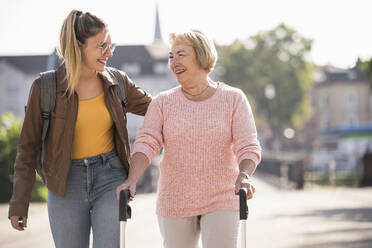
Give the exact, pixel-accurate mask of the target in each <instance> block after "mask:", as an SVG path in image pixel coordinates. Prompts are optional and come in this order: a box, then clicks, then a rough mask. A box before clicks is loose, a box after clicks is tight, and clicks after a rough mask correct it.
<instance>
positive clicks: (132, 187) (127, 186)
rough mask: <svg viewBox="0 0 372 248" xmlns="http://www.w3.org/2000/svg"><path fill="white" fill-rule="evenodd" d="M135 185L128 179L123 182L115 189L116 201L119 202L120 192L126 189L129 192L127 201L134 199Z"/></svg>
mask: <svg viewBox="0 0 372 248" xmlns="http://www.w3.org/2000/svg"><path fill="white" fill-rule="evenodd" d="M136 184H137V183H136V182H135V181H132V180H130V179H127V180H125V181H124V183H123V184H121V185H119V186H118V187H117V188H116V199H118V200H119V198H120V191H122V190H125V189H127V190H129V193H130V196H129V200H128V201H132V200H133V199H134V196H135V195H136V187H137V186H136Z"/></svg>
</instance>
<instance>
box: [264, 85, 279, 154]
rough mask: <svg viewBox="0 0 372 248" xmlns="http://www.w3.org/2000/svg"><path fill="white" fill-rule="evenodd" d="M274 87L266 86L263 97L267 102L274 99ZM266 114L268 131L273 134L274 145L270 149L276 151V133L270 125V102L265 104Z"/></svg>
mask: <svg viewBox="0 0 372 248" xmlns="http://www.w3.org/2000/svg"><path fill="white" fill-rule="evenodd" d="M275 94H276V93H275V87H274V85H272V84H268V85H266V87H265V97H266V98H267V99H268V101H272V100H273V99H274V98H275ZM267 112H268V116H267V117H268V118H267V119H268V122H269V127H270V131H271V133H272V134H273V137H274V145H272V146H271V147H272V148H275V149H277V148H278V147H277V145H276V143H275V141H276V132H275V128H274V127H273V125H272V123H271V119H272V118H271V104H270V102H269V103H268V104H267Z"/></svg>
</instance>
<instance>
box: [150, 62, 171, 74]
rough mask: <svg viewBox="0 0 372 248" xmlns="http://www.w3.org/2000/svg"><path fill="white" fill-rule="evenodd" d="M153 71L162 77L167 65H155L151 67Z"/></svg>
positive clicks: (166, 70)
mask: <svg viewBox="0 0 372 248" xmlns="http://www.w3.org/2000/svg"><path fill="white" fill-rule="evenodd" d="M153 70H154V72H155V74H159V75H164V74H166V73H167V72H168V64H167V63H159V62H158V63H155V64H154V66H153Z"/></svg>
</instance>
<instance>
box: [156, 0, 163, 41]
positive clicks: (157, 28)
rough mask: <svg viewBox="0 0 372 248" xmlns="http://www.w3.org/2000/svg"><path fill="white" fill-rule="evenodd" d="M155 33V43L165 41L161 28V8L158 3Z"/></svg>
mask: <svg viewBox="0 0 372 248" xmlns="http://www.w3.org/2000/svg"><path fill="white" fill-rule="evenodd" d="M155 18H156V19H155V33H154V43H157V42H163V38H162V36H161V30H160V20H159V9H158V4H156V17H155Z"/></svg>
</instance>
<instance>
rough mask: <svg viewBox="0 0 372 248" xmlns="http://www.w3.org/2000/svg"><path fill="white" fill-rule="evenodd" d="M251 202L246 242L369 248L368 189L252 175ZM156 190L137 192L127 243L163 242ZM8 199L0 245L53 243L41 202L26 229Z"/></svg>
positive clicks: (284, 247)
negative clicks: (12, 219)
mask: <svg viewBox="0 0 372 248" xmlns="http://www.w3.org/2000/svg"><path fill="white" fill-rule="evenodd" d="M256 187H257V191H256V194H255V198H254V200H250V201H249V210H250V215H249V219H248V222H247V237H248V242H249V247H255V248H261V247H262V248H271V247H272V248H323V247H327V248H367V247H368V248H370V247H372V188H361V189H359V188H358V189H355V188H353V189H349V188H308V189H306V190H302V191H294V190H279V189H277V188H276V187H274V186H271V185H270V184H267V183H265V182H264V181H263V180H262V178H257V179H256ZM155 198H156V196H155V194H146V195H138V196H137V197H136V200H135V202H134V203H133V204H132V207H133V211H134V213H133V219H131V220H129V222H128V224H127V230H126V231H127V232H126V233H127V247H136V248H142V247H143V248H145V247H146V248H147V247H162V246H161V237H160V234H159V229H158V226H157V220H156V216H155V214H154V212H155ZM7 208H8V206H7V205H6V204H3V205H0V216H1V218H0V247H1V248H10V247H11V248H18V247H38V248H47V247H48V248H49V247H53V242H52V238H51V234H50V229H49V225H48V218H47V209H46V205H45V204H31V206H30V219H29V227H28V230H27V231H24V232H17V231H14V230H12V229H11V228H10V226H9V224H8V220H7Z"/></svg>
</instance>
